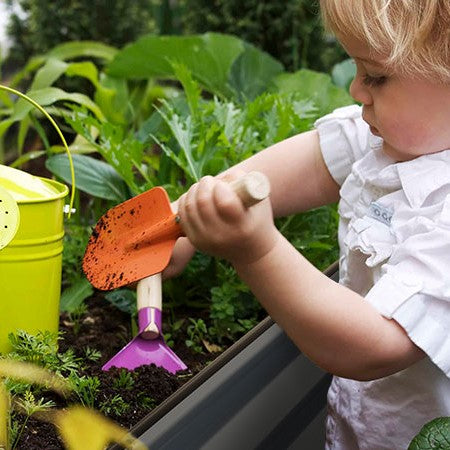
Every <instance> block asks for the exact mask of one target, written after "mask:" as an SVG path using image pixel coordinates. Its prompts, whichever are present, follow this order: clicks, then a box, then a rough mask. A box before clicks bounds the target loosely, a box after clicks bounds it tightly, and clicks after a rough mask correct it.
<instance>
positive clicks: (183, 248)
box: [162, 238, 195, 280]
mask: <svg viewBox="0 0 450 450" xmlns="http://www.w3.org/2000/svg"><path fill="white" fill-rule="evenodd" d="M194 253H195V248H194V246H193V245H192V244H191V243H190V242H189V240H188V239H186V238H179V239H178V240H177V242H176V244H175V247H174V249H173V252H172V256H171V258H170V261H169V264H168V266H167V267H166V268H165V269H164V270H163V273H162V277H163V280H166V279H167V278H172V277H176V276H177V275H180V273H181V272H183V270H184V268H185V267H186V265H187V264H188V262H189V261H190V260H191V258H192V257H193V256H194Z"/></svg>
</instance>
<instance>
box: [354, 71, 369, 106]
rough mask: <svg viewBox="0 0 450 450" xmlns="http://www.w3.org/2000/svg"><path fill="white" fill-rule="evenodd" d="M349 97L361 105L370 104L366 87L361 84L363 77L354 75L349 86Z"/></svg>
mask: <svg viewBox="0 0 450 450" xmlns="http://www.w3.org/2000/svg"><path fill="white" fill-rule="evenodd" d="M350 95H351V96H352V97H353V98H354V99H355V100H356V101H357V102H359V103H362V104H363V105H371V104H372V95H371V94H370V92H369V89H368V88H367V86H366V85H365V84H364V83H363V77H362V76H360V75H356V76H355V78H353V81H352V82H351V84H350Z"/></svg>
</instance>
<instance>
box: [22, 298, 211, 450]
mask: <svg viewBox="0 0 450 450" xmlns="http://www.w3.org/2000/svg"><path fill="white" fill-rule="evenodd" d="M86 303H87V305H88V311H87V312H86V314H84V315H83V317H82V318H81V320H80V322H79V323H78V327H79V329H78V330H77V332H76V333H74V330H76V328H77V326H76V324H74V323H73V322H71V321H70V320H69V318H68V317H67V316H66V315H62V316H61V320H60V330H61V331H63V332H64V334H63V338H62V340H61V341H60V351H61V352H64V351H66V350H68V349H69V348H71V349H73V350H74V351H75V353H76V354H77V355H78V356H80V357H83V358H84V357H85V352H86V348H87V347H89V348H91V349H95V350H98V351H100V352H101V358H100V359H99V360H98V361H95V362H89V361H86V368H85V371H84V372H83V373H82V374H81V375H87V376H97V377H98V378H99V380H100V388H99V391H98V393H97V396H96V401H95V405H94V407H95V408H96V409H100V406H101V405H103V413H104V414H105V415H107V416H108V417H110V418H111V419H113V420H114V421H116V422H117V423H119V424H121V425H122V426H124V427H126V428H128V429H130V428H132V427H133V426H134V425H136V424H137V423H138V422H139V421H140V420H141V419H143V418H144V417H145V416H146V415H147V414H148V413H149V412H150V411H151V410H152V409H153V408H155V407H156V406H157V405H159V404H160V403H161V402H162V401H163V400H165V399H166V398H167V397H169V396H170V395H171V394H173V393H174V392H175V391H176V390H177V389H178V388H179V387H180V386H182V385H183V384H184V383H186V382H187V381H189V380H190V379H191V378H192V376H193V375H195V374H196V373H198V372H199V371H200V370H202V369H203V368H204V367H205V366H206V364H207V363H208V362H210V361H212V360H214V359H215V358H216V357H217V356H218V354H219V353H207V352H205V353H204V354H199V353H193V352H192V351H190V350H189V349H188V348H187V347H186V346H185V345H184V339H179V342H175V345H174V348H173V350H174V352H175V353H176V354H177V355H178V356H179V357H180V358H181V360H182V361H183V362H184V363H185V364H186V365H187V366H188V369H187V370H184V371H180V372H177V374H175V375H173V374H171V373H169V372H167V371H166V370H165V369H163V368H160V367H156V366H155V365H154V364H151V365H145V366H141V367H138V368H137V369H135V370H134V371H129V374H130V375H131V377H130V378H132V382H131V383H126V384H127V385H126V386H123V384H124V383H122V385H121V386H120V387H119V386H118V385H120V384H121V383H120V380H123V375H124V374H123V373H122V374H121V372H123V371H124V369H117V368H112V369H111V370H109V371H108V372H104V371H102V369H101V367H102V365H103V364H104V363H105V362H106V361H108V360H109V359H110V358H111V357H112V356H114V355H115V354H116V353H117V352H118V351H119V350H120V349H122V348H123V347H124V346H125V345H126V344H127V343H128V342H129V341H130V340H131V339H132V334H131V321H130V316H129V315H128V314H126V313H123V312H121V311H120V310H119V309H117V308H116V307H114V306H113V305H111V304H109V303H108V302H107V301H106V300H104V299H103V298H102V297H101V296H99V295H94V296H93V297H92V298H90V299H88V300H87V302H86ZM117 395H120V397H121V399H122V401H123V402H124V403H125V404H126V407H125V408H122V409H125V411H123V410H122V409H121V408H120V405H119V408H117V407H116V408H114V405H115V402H114V400H112V399H113V398H114V397H115V396H117ZM72 400H73V401H75V402H77V401H78V399H72ZM69 403H70V401H69ZM124 403H122V402H121V404H122V405H123V404H124ZM58 406H59V407H64V406H65V404H64V403H63V402H62V401H60V404H59V405H58ZM105 408H106V409H109V410H106V411H105ZM119 412H120V414H119ZM16 448H18V449H21V450H37V449H46V450H56V449H58V450H59V449H64V445H63V444H62V442H61V440H60V438H59V436H58V433H57V432H56V429H55V428H54V427H53V425H51V424H49V423H46V422H43V421H40V420H37V419H34V418H30V419H29V420H28V422H27V424H26V426H25V429H24V432H23V434H22V436H21V439H20V441H19V443H18V445H17V447H16Z"/></svg>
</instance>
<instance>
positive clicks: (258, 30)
mask: <svg viewBox="0 0 450 450" xmlns="http://www.w3.org/2000/svg"><path fill="white" fill-rule="evenodd" d="M317 4H318V2H311V0H287V1H284V2H280V1H276V0H248V1H246V2H242V1H240V0H185V13H184V15H183V17H182V20H183V21H184V28H185V32H192V33H202V32H205V31H216V32H221V33H228V34H234V35H236V36H239V37H240V38H241V39H244V40H245V41H248V42H251V43H252V44H254V45H255V46H256V47H258V48H261V49H263V50H265V51H266V52H268V53H270V54H271V55H272V56H274V57H275V58H277V59H279V60H280V61H281V62H282V63H283V64H284V65H285V67H286V69H288V70H297V69H299V68H310V69H314V70H322V71H323V70H324V71H327V72H328V71H329V70H330V69H331V67H332V66H333V65H334V64H335V63H337V62H339V61H341V60H342V59H343V58H344V55H345V53H344V51H343V50H342V49H341V47H340V46H339V45H338V44H337V43H336V41H335V40H334V39H332V38H330V37H327V36H325V35H324V33H323V29H322V26H321V23H320V17H319V15H318V6H317Z"/></svg>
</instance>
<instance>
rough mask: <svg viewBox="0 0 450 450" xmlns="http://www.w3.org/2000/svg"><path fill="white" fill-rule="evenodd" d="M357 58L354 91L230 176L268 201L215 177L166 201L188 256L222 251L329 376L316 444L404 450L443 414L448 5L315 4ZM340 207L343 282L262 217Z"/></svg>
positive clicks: (396, 0) (449, 259) (442, 1)
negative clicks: (251, 181)
mask: <svg viewBox="0 0 450 450" xmlns="http://www.w3.org/2000/svg"><path fill="white" fill-rule="evenodd" d="M320 4H321V10H322V14H323V17H324V19H325V23H326V25H327V26H328V27H329V28H330V29H331V30H332V31H333V32H334V33H335V34H336V36H337V37H338V39H339V40H340V42H341V43H342V45H343V47H344V48H345V49H346V51H347V52H348V54H349V55H350V56H351V57H352V58H353V59H354V61H355V64H356V76H355V78H354V80H353V82H352V84H351V87H350V93H351V95H352V96H353V98H354V99H355V100H356V101H357V102H358V103H360V104H361V105H362V106H361V107H360V106H357V105H353V106H349V107H345V108H340V109H338V110H336V111H335V112H333V113H332V114H329V115H327V116H325V117H323V118H321V119H320V120H318V121H317V123H316V127H315V128H316V129H315V130H312V131H309V132H307V133H303V134H300V135H297V136H294V137H292V138H290V139H287V140H285V141H283V142H281V143H278V144H276V145H274V146H272V147H270V148H268V149H266V150H264V151H262V152H260V153H258V154H256V155H255V156H253V157H252V158H250V159H248V160H246V161H244V162H242V163H240V164H238V165H237V166H235V167H234V168H232V169H231V170H230V171H227V172H225V174H224V175H226V176H229V177H230V176H239V174H240V173H241V172H248V171H252V170H258V171H261V172H263V173H265V174H266V175H267V177H268V178H269V180H270V183H271V188H272V191H271V196H270V200H269V199H267V200H265V201H263V202H261V203H260V204H258V205H256V206H253V207H251V208H249V209H246V208H245V207H244V206H243V205H242V203H241V201H240V200H239V198H238V197H237V195H236V194H235V193H234V192H233V191H232V190H231V189H230V187H229V186H228V185H227V183H225V182H224V181H223V180H222V178H223V175H222V176H219V177H216V178H213V177H205V178H203V179H202V180H200V182H199V183H197V184H195V185H194V186H192V187H191V189H190V190H189V191H188V192H187V193H186V194H185V195H183V196H182V197H181V198H180V199H179V201H178V212H179V215H180V217H181V223H182V226H183V229H184V231H185V233H186V236H187V239H185V238H184V239H180V240H179V243H178V244H177V246H176V249H175V250H176V251H175V252H174V256H173V259H172V262H171V264H170V265H169V267H168V268H167V269H166V273H165V274H166V276H173V275H174V274H176V273H179V271H180V270H182V268H183V267H184V265H185V264H186V262H187V260H188V259H189V258H190V257H191V256H192V253H193V250H192V249H193V247H195V248H197V249H199V250H201V251H204V252H206V253H209V254H212V255H215V256H217V257H221V258H225V259H227V260H228V261H230V262H231V263H232V264H233V266H234V267H235V269H236V271H237V273H238V274H239V276H240V277H241V278H242V280H244V281H245V282H246V283H247V284H248V285H249V286H250V288H251V289H252V291H253V293H254V294H255V296H256V297H257V298H258V300H259V301H260V302H261V304H262V305H263V307H264V308H265V309H266V310H267V312H268V313H269V314H270V315H271V316H272V317H273V319H274V320H275V321H276V322H277V323H278V324H279V325H280V326H281V327H282V328H283V329H284V330H285V331H286V333H287V334H288V335H289V336H290V338H291V339H292V340H293V342H294V343H295V344H296V345H297V346H298V347H299V349H300V350H301V351H302V352H303V353H304V354H306V355H307V356H308V357H309V358H311V360H313V361H314V362H315V363H316V364H318V365H319V366H320V367H322V368H324V369H325V370H327V371H329V372H331V373H332V374H333V375H334V379H333V382H332V384H331V387H330V390H329V394H328V403H329V414H328V418H327V448H328V449H345V450H350V449H368V450H381V449H386V450H392V449H405V448H407V446H408V444H409V442H410V441H411V439H412V438H413V437H414V435H415V434H416V433H417V432H418V431H419V430H420V428H421V427H422V425H423V424H424V423H425V422H427V421H429V420H431V419H433V418H435V417H438V416H449V415H450V379H449V377H450V334H449V327H450V31H449V30H450V1H449V0H321V2H320ZM337 200H339V214H340V224H339V244H340V251H341V254H340V282H339V283H335V282H333V281H332V280H330V279H328V278H327V277H326V276H325V275H323V274H322V273H321V272H320V271H319V270H317V269H315V268H314V267H313V266H312V265H311V264H310V263H309V262H308V261H307V260H306V259H305V258H304V257H303V256H302V255H301V254H300V253H299V252H298V251H296V250H295V249H294V247H293V246H292V245H291V244H290V243H289V242H288V241H287V240H286V239H285V238H284V237H283V236H282V235H281V234H280V233H279V231H278V230H277V229H276V228H275V225H274V222H273V217H274V216H282V215H288V214H292V213H296V212H300V211H304V210H306V209H309V208H314V207H318V206H321V205H325V204H330V203H333V202H335V201H337Z"/></svg>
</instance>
